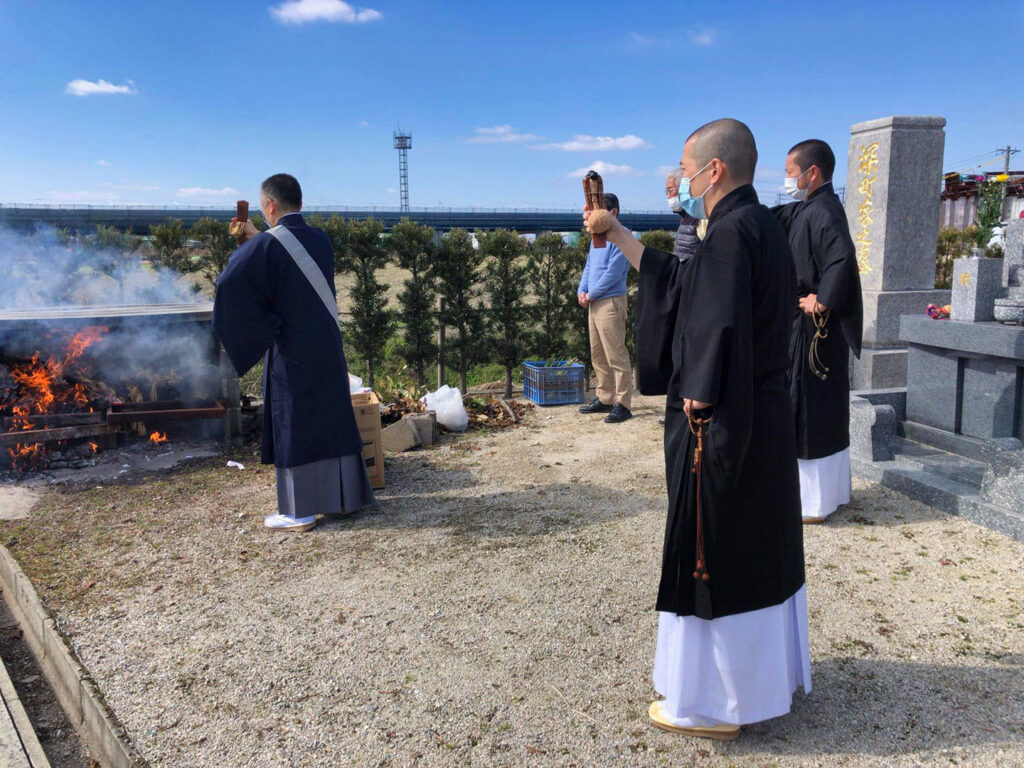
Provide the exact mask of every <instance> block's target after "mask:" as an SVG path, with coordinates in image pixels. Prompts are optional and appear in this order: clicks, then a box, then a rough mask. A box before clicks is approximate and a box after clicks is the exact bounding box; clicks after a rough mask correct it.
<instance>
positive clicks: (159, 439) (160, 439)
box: [149, 432, 167, 445]
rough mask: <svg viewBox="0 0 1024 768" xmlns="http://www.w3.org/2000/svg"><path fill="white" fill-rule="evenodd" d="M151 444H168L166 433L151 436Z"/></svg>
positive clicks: (156, 433) (155, 433)
mask: <svg viewBox="0 0 1024 768" xmlns="http://www.w3.org/2000/svg"><path fill="white" fill-rule="evenodd" d="M149 442H151V443H153V445H160V443H166V442H167V433H166V432H154V433H153V434H151V435H150V436H149Z"/></svg>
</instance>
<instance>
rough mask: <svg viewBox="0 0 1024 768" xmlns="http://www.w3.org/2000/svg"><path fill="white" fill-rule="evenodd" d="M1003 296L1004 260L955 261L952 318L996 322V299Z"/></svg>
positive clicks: (975, 258) (982, 257)
mask: <svg viewBox="0 0 1024 768" xmlns="http://www.w3.org/2000/svg"><path fill="white" fill-rule="evenodd" d="M1002 295H1003V263H1002V259H989V258H986V257H984V256H981V257H976V256H975V257H971V258H969V259H956V260H954V261H953V300H952V304H953V312H952V314H951V315H950V318H951V319H953V320H966V321H967V322H971V323H977V322H984V321H987V320H992V319H994V317H995V315H994V314H993V310H994V308H995V302H996V299H998V298H1000V297H1001V296H1002Z"/></svg>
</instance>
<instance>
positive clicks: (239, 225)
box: [231, 200, 249, 245]
mask: <svg viewBox="0 0 1024 768" xmlns="http://www.w3.org/2000/svg"><path fill="white" fill-rule="evenodd" d="M235 220H236V221H235V222H234V223H232V225H231V234H232V235H234V236H235V241H236V242H237V243H238V244H239V245H241V244H242V243H244V242H245V241H246V240H248V239H249V238H248V236H247V235H246V234H245V222H247V221H248V220H249V201H248V200H239V201H238V202H237V203H235Z"/></svg>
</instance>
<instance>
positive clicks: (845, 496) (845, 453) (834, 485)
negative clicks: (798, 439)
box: [797, 447, 850, 519]
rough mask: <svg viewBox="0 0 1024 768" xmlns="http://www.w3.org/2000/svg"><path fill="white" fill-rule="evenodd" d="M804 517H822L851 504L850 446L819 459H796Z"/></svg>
mask: <svg viewBox="0 0 1024 768" xmlns="http://www.w3.org/2000/svg"><path fill="white" fill-rule="evenodd" d="M797 464H799V465H800V504H801V506H802V507H803V516H804V517H813V518H818V519H824V518H826V517H828V516H829V515H831V514H832V513H833V512H835V511H836V507H838V506H839V505H840V504H849V503H850V449H849V448H848V447H847V448H844V449H843V450H841V451H839V453H833V454H832V455H831V456H825V457H824V458H821V459H797Z"/></svg>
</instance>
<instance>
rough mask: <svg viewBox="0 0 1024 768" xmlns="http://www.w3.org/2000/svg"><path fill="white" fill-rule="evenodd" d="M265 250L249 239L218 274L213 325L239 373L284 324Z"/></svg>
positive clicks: (242, 372)
mask: <svg viewBox="0 0 1024 768" xmlns="http://www.w3.org/2000/svg"><path fill="white" fill-rule="evenodd" d="M264 254H265V251H262V250H260V249H257V248H256V241H255V239H254V240H250V241H249V242H248V243H246V244H245V245H243V246H242V247H241V248H239V249H238V250H236V251H235V252H234V253H233V254H232V255H231V258H230V259H229V260H228V265H227V267H226V268H225V269H224V271H223V272H222V273H221V275H220V277H219V278H217V295H216V298H215V299H214V303H213V327H214V330H216V332H217V336H219V337H220V340H221V343H222V344H223V345H224V349H225V350H226V351H227V353H228V357H230V358H231V362H232V364H233V365H234V366H235V370H236V371H238V375H239V376H241V375H243V374H244V373H245V372H246V371H248V370H249V369H250V368H252V367H253V366H254V365H255V364H256V363H257V362H259V360H260V359H261V358H262V357H263V355H264V354H265V353H266V351H267V350H268V349H269V348H270V346H271V345H272V344H273V343H274V338H275V336H276V335H277V333H278V331H279V330H280V328H281V324H282V321H281V317H280V316H279V315H278V314H277V313H276V312H275V311H274V308H273V301H272V296H271V292H270V291H271V286H270V280H269V279H268V276H267V274H266V269H267V264H266V260H265V259H264V258H263V256H264Z"/></svg>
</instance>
